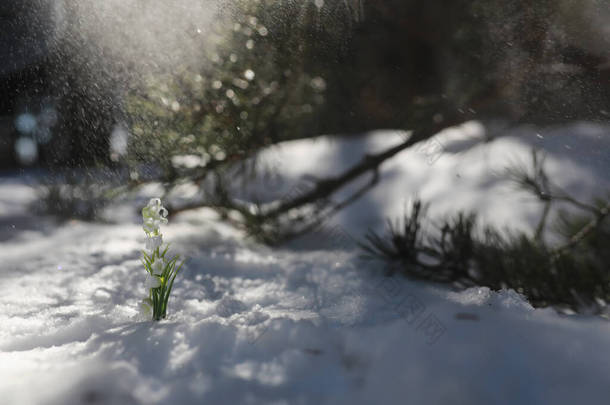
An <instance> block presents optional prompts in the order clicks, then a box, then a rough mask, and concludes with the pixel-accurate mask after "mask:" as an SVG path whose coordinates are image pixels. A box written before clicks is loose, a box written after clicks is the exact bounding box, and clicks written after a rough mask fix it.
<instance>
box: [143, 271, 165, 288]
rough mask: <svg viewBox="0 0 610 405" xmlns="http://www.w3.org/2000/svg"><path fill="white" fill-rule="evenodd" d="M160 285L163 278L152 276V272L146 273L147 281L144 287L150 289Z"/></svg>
mask: <svg viewBox="0 0 610 405" xmlns="http://www.w3.org/2000/svg"><path fill="white" fill-rule="evenodd" d="M159 286H161V280H159V278H158V277H155V276H151V275H150V274H147V275H146V281H145V282H144V287H145V288H146V289H147V290H150V289H151V288H158V287H159Z"/></svg>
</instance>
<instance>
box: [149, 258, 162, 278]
mask: <svg viewBox="0 0 610 405" xmlns="http://www.w3.org/2000/svg"><path fill="white" fill-rule="evenodd" d="M150 268H151V269H152V271H153V275H155V276H160V275H161V274H163V270H164V269H165V260H163V259H162V258H159V259H156V260H155V261H154V262H153V263H152V264H151V265H150Z"/></svg>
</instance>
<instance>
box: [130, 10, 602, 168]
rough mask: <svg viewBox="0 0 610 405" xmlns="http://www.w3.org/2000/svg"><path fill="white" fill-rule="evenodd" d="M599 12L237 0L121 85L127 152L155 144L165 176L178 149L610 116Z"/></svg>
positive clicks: (215, 150) (239, 152) (246, 150)
mask: <svg viewBox="0 0 610 405" xmlns="http://www.w3.org/2000/svg"><path fill="white" fill-rule="evenodd" d="M599 12H601V13H602V15H603V13H606V15H607V13H609V12H610V10H608V8H607V7H605V6H604V4H603V3H602V2H597V1H585V2H578V3H576V2H573V1H569V0H562V1H545V0H540V1H536V2H528V1H513V2H505V1H501V0H490V1H488V0H486V1H462V0H456V1H441V0H437V1H428V2H420V1H410V0H383V1H379V0H377V1H373V0H370V1H344V0H326V1H322V0H318V1H306V2H303V1H271V0H260V1H257V0H242V1H238V2H234V3H232V4H231V6H230V7H225V8H223V9H222V11H221V13H220V14H219V16H218V18H217V19H215V23H214V25H213V27H210V28H209V31H208V30H206V33H205V36H206V37H207V38H206V46H207V47H208V49H209V50H208V51H206V53H205V57H204V58H203V59H202V60H199V61H196V62H194V63H190V64H188V65H186V64H185V65H184V66H181V67H180V68H179V69H178V71H172V72H167V73H157V74H152V75H149V76H147V77H146V80H144V83H143V84H142V85H141V86H140V87H138V89H137V91H132V92H131V93H130V95H129V97H128V99H127V110H128V113H129V117H130V118H131V128H132V135H133V137H132V143H131V151H132V156H134V157H137V158H139V159H141V160H146V159H151V158H154V159H155V161H158V162H160V163H161V164H162V166H163V168H164V173H165V175H166V178H167V179H169V178H172V177H173V176H176V173H175V171H174V167H173V166H172V164H171V162H170V160H171V157H172V156H174V155H177V154H184V153H188V154H193V153H194V154H196V155H198V156H200V157H201V158H202V160H203V162H204V164H205V162H209V161H214V160H224V159H242V158H244V157H246V156H249V155H250V154H251V153H252V152H253V151H255V150H257V149H259V148H261V147H264V146H266V145H270V144H273V143H277V142H280V141H283V140H287V139H294V138H301V137H309V136H315V135H317V134H320V133H342V134H345V133H357V132H361V131H365V130H369V129H374V128H406V129H411V128H414V127H417V126H419V125H421V124H422V123H427V122H431V121H439V122H442V121H443V120H445V121H446V123H447V125H448V126H449V125H452V124H455V123H456V122H459V121H465V120H467V119H470V118H473V117H474V118H477V119H480V120H483V121H485V120H489V119H498V118H499V119H502V120H505V121H508V122H511V123H515V122H530V123H538V124H551V123H558V122H563V121H569V120H575V119H588V120H607V119H608V114H609V112H608V111H607V109H604V108H605V107H603V106H607V105H610V99H609V97H610V91H608V90H610V89H609V85H608V83H609V82H610V81H609V79H610V65H608V63H609V60H610V59H609V58H610V57H609V54H608V49H610V48H609V47H608V45H610V42H609V41H610V38H608V34H607V32H605V31H604V29H603V26H602V25H603V24H602V25H599V26H597V27H596V25H595V24H592V21H591V19H592V18H594V17H593V16H594V15H595V14H596V13H599ZM596 29H597V30H598V31H597V32H596V31H595V30H596ZM583 33H588V34H583Z"/></svg>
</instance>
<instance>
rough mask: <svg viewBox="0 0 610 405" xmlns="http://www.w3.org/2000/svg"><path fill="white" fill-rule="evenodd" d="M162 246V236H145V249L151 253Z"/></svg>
mask: <svg viewBox="0 0 610 405" xmlns="http://www.w3.org/2000/svg"><path fill="white" fill-rule="evenodd" d="M162 244H163V236H162V235H156V236H147V237H146V249H147V250H149V251H151V252H152V251H153V250H155V249H157V248H159V247H161V245H162Z"/></svg>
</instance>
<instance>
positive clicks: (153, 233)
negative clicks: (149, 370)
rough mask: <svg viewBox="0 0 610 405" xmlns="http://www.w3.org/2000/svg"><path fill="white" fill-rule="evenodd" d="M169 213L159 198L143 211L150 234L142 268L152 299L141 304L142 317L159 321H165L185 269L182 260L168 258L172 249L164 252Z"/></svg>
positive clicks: (145, 228) (143, 217)
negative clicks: (164, 229) (176, 283)
mask: <svg viewBox="0 0 610 405" xmlns="http://www.w3.org/2000/svg"><path fill="white" fill-rule="evenodd" d="M166 217H167V210H166V209H165V207H163V206H162V205H161V200H160V199H159V198H153V199H151V200H150V201H149V202H148V204H147V205H146V207H144V208H143V209H142V219H143V220H144V221H143V222H144V225H143V228H144V232H145V233H146V250H143V251H142V257H141V260H142V264H143V265H144V269H145V270H146V280H145V282H144V287H145V288H146V290H147V292H148V298H146V299H144V300H143V301H142V302H141V303H140V314H142V315H144V316H151V315H152V319H154V320H155V321H159V320H161V319H163V318H165V316H166V313H167V303H168V300H169V296H170V293H171V291H172V287H173V285H174V280H175V278H176V275H177V274H178V272H179V271H180V269H181V268H182V265H184V261H182V262H181V263H178V259H179V256H174V257H172V258H171V259H170V258H169V257H167V258H166V254H167V252H168V248H167V247H166V248H165V249H163V248H162V245H163V235H162V234H161V233H160V232H159V228H160V227H161V225H162V224H167V218H166Z"/></svg>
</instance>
